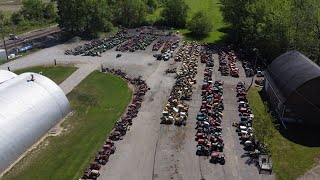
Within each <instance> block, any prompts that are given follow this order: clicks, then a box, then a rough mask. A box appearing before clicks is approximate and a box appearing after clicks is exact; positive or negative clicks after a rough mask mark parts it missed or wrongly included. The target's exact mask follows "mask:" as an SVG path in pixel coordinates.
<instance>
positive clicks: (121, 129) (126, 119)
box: [81, 68, 149, 179]
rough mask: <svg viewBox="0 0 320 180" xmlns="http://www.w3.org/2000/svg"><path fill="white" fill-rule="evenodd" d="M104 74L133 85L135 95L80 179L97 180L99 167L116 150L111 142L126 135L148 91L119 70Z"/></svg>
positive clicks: (140, 80) (136, 79)
mask: <svg viewBox="0 0 320 180" xmlns="http://www.w3.org/2000/svg"><path fill="white" fill-rule="evenodd" d="M104 71H105V72H109V73H113V74H115V75H117V76H119V77H121V78H124V79H126V80H127V81H128V82H129V83H131V84H132V85H134V86H135V87H136V88H135V93H134V97H133V100H132V103H131V104H130V105H129V107H128V110H127V113H126V114H125V115H123V116H122V117H121V118H120V119H119V120H118V121H117V122H116V123H115V125H114V127H113V129H112V131H111V133H110V134H109V138H108V139H107V140H106V141H105V142H104V144H103V145H102V147H101V149H100V150H99V152H98V153H97V154H96V156H95V158H94V161H92V162H91V163H90V165H89V167H88V168H87V169H86V170H85V171H84V174H83V176H82V178H81V179H97V178H98V177H99V175H100V173H99V169H100V168H101V165H105V164H106V163H107V162H108V160H109V157H110V155H111V154H113V153H114V152H115V150H116V146H115V145H114V142H113V141H117V140H122V138H123V136H124V135H125V134H126V132H127V130H128V129H129V126H131V125H132V119H133V118H135V117H137V114H138V112H139V109H140V107H141V103H142V101H143V97H144V95H145V93H146V92H147V91H148V90H149V88H148V86H147V84H146V82H145V81H144V80H142V79H141V77H139V78H130V77H129V76H128V75H127V74H126V73H124V72H122V71H121V70H114V69H108V68H106V69H104Z"/></svg>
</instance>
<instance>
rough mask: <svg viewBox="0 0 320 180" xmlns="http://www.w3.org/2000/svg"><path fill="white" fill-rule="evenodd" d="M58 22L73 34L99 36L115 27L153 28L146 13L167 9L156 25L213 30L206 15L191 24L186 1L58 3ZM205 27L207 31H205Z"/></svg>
mask: <svg viewBox="0 0 320 180" xmlns="http://www.w3.org/2000/svg"><path fill="white" fill-rule="evenodd" d="M56 1H57V7H58V15H59V16H58V23H59V26H60V27H61V28H64V30H65V31H69V32H71V33H72V34H80V35H81V34H84V33H85V34H88V33H89V34H95V33H98V32H100V31H110V30H111V29H112V27H114V26H116V27H139V26H142V25H150V24H149V23H148V22H146V19H145V17H146V14H151V13H153V12H154V11H155V10H156V9H157V8H158V7H160V6H161V7H162V8H163V10H162V11H161V13H160V16H161V17H160V18H159V20H158V21H157V22H155V24H156V25H162V26H167V27H173V28H185V27H189V29H190V30H191V31H192V32H194V33H195V34H199V35H205V34H207V33H209V32H210V31H211V29H212V26H213V25H212V24H211V23H210V21H208V19H209V16H208V15H207V14H205V13H202V12H199V13H197V14H196V15H195V16H194V17H193V18H192V20H190V22H187V16H188V11H189V7H188V5H187V4H186V2H185V1H184V0H81V1H77V0H56ZM201 27H204V28H201Z"/></svg>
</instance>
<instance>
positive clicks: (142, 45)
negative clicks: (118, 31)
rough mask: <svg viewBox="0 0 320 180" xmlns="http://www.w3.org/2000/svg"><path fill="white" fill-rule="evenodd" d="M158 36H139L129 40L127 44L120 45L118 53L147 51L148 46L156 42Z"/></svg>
mask: <svg viewBox="0 0 320 180" xmlns="http://www.w3.org/2000/svg"><path fill="white" fill-rule="evenodd" d="M156 39H157V37H156V36H150V35H145V36H143V35H138V36H134V37H132V38H131V39H129V40H128V41H127V42H126V43H125V44H123V45H119V46H118V47H117V49H116V51H121V52H125V51H129V52H134V51H136V50H145V49H146V47H147V46H149V45H150V44H151V43H152V42H153V41H154V40H156Z"/></svg>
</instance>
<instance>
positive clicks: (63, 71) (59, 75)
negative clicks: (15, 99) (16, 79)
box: [15, 66, 77, 84]
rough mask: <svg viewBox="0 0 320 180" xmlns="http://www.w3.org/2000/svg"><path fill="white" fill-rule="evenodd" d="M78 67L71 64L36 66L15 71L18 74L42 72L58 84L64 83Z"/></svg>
mask: <svg viewBox="0 0 320 180" xmlns="http://www.w3.org/2000/svg"><path fill="white" fill-rule="evenodd" d="M76 70H77V68H76V67H71V66H56V67H54V66H36V67H30V68H25V69H20V70H17V71H15V73H16V74H22V73H24V72H34V73H39V72H42V75H44V76H46V77H48V78H49V79H51V80H52V81H53V82H55V83H56V84H60V83H62V81H64V80H65V79H66V78H67V77H69V76H70V75H71V74H72V73H73V72H74V71H76Z"/></svg>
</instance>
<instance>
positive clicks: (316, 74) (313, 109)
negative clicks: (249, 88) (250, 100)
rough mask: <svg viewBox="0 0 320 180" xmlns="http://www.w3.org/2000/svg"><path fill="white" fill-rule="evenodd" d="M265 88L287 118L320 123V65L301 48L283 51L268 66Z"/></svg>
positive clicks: (278, 111) (273, 106)
mask: <svg viewBox="0 0 320 180" xmlns="http://www.w3.org/2000/svg"><path fill="white" fill-rule="evenodd" d="M263 92H264V93H265V95H266V98H267V101H268V103H269V105H270V107H271V109H272V110H273V111H274V112H276V113H275V114H276V115H277V116H278V118H279V119H280V120H282V121H283V122H297V123H305V124H320V121H319V117H320V95H319V92H320V67H319V66H318V65H317V64H315V63H314V62H312V61H311V60H310V59H309V58H307V57H306V56H304V55H303V54H301V53H300V52H298V51H291V52H287V53H285V54H282V55H281V56H279V57H278V58H276V59H275V60H274V61H273V62H272V63H271V64H270V65H269V66H268V68H267V70H266V72H265V84H264V88H263Z"/></svg>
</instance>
